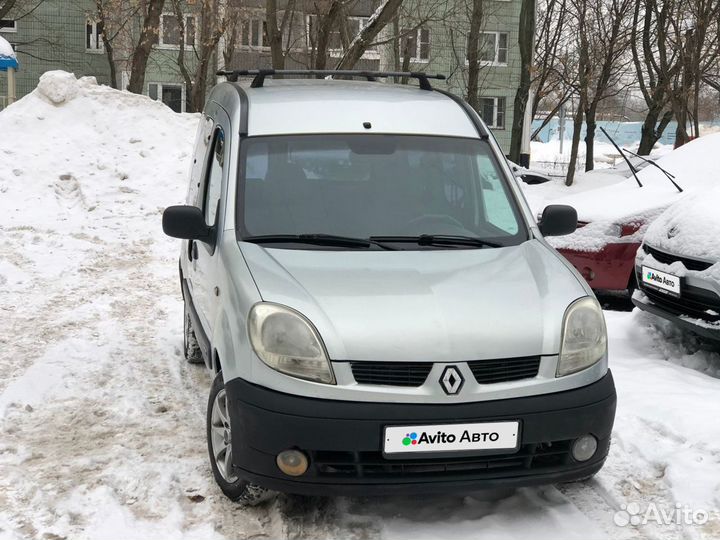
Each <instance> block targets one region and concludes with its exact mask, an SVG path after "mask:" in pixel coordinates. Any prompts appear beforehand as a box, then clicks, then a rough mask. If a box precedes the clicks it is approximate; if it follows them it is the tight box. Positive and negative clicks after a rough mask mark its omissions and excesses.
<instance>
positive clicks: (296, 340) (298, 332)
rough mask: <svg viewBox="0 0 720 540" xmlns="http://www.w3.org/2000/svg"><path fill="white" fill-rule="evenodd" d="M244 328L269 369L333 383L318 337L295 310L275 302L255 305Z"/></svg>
mask: <svg viewBox="0 0 720 540" xmlns="http://www.w3.org/2000/svg"><path fill="white" fill-rule="evenodd" d="M248 331H249V334H250V343H251V344H252V347H253V349H254V350H255V353H256V354H257V355H258V356H259V357H260V360H262V361H263V362H265V363H266V364H267V365H268V366H270V367H271V368H273V369H275V370H277V371H280V372H281V373H286V374H287V375H292V376H293V377H298V378H299V379H307V380H310V381H316V382H321V383H326V384H335V376H334V375H333V372H332V368H331V367H330V361H329V360H328V358H327V355H326V354H325V348H324V347H323V345H322V342H321V341H320V336H319V335H318V333H317V331H316V330H315V328H314V327H313V326H312V324H311V323H310V321H308V320H307V319H306V318H305V317H303V316H302V315H301V314H300V313H298V312H297V311H294V310H292V309H290V308H287V307H284V306H280V305H278V304H270V303H265V302H263V303H260V304H255V305H254V306H253V308H252V309H251V310H250V317H249V318H248Z"/></svg>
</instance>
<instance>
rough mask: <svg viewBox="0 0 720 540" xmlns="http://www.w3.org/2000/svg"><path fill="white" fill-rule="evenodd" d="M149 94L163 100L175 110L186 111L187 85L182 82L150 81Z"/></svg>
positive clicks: (155, 98) (153, 97)
mask: <svg viewBox="0 0 720 540" xmlns="http://www.w3.org/2000/svg"><path fill="white" fill-rule="evenodd" d="M148 95H149V96H150V98H152V99H154V100H157V101H162V102H163V103H164V104H165V105H167V106H168V107H170V108H171V109H172V110H173V111H175V112H184V111H185V86H184V85H182V84H166V83H150V84H148Z"/></svg>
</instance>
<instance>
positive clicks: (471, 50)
mask: <svg viewBox="0 0 720 540" xmlns="http://www.w3.org/2000/svg"><path fill="white" fill-rule="evenodd" d="M482 8H483V2H482V0H473V5H472V12H471V14H470V31H469V32H468V38H467V61H468V81H467V95H466V96H465V100H466V101H467V102H468V104H469V105H470V106H471V107H472V108H473V109H475V110H476V111H477V110H478V106H479V104H480V96H479V95H478V92H479V90H480V88H479V81H480V26H481V25H482V17H483V10H482Z"/></svg>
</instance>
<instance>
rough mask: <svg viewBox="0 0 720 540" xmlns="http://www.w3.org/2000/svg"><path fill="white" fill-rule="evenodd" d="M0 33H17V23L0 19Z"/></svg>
mask: <svg viewBox="0 0 720 540" xmlns="http://www.w3.org/2000/svg"><path fill="white" fill-rule="evenodd" d="M0 32H17V21H15V20H13V19H0Z"/></svg>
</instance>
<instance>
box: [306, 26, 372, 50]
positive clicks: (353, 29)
mask: <svg viewBox="0 0 720 540" xmlns="http://www.w3.org/2000/svg"><path fill="white" fill-rule="evenodd" d="M368 20H369V18H368V17H349V18H348V19H347V26H348V39H349V40H350V41H352V40H353V39H354V38H355V36H357V35H358V34H359V33H360V32H361V31H362V29H363V28H365V26H367V23H368ZM307 24H308V26H307V32H308V47H314V46H316V45H317V41H318V30H319V27H318V24H317V17H316V16H315V15H308V23H307ZM328 54H329V55H330V56H335V57H338V56H342V54H343V44H342V36H341V35H340V29H339V28H334V29H333V30H332V31H331V32H330V39H329V42H328ZM362 57H363V58H378V51H377V47H376V46H375V45H370V46H369V47H368V48H367V49H366V50H365V53H363V56H362Z"/></svg>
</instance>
